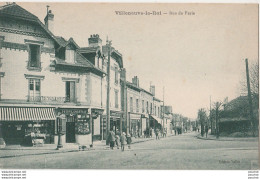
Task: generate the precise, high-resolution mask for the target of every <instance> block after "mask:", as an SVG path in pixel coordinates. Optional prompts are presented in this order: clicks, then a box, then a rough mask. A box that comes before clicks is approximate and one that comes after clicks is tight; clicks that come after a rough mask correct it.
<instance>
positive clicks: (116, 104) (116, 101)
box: [115, 91, 118, 108]
mask: <svg viewBox="0 0 260 179" xmlns="http://www.w3.org/2000/svg"><path fill="white" fill-rule="evenodd" d="M115 108H118V91H115Z"/></svg>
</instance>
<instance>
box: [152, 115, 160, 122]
mask: <svg viewBox="0 0 260 179" xmlns="http://www.w3.org/2000/svg"><path fill="white" fill-rule="evenodd" d="M151 116H152V118H153V119H155V120H156V121H157V122H158V123H161V122H162V119H161V118H159V117H156V116H154V115H151Z"/></svg>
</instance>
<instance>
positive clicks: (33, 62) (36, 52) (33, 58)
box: [28, 44, 41, 68]
mask: <svg viewBox="0 0 260 179" xmlns="http://www.w3.org/2000/svg"><path fill="white" fill-rule="evenodd" d="M28 67H29V68H41V63H40V45H35V44H29V64H28Z"/></svg>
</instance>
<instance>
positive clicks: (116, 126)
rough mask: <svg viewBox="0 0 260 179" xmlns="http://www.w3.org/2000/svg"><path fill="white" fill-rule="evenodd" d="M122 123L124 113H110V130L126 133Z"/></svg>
mask: <svg viewBox="0 0 260 179" xmlns="http://www.w3.org/2000/svg"><path fill="white" fill-rule="evenodd" d="M122 121H123V112H122V111H110V130H114V131H115V132H125V131H123V127H122Z"/></svg>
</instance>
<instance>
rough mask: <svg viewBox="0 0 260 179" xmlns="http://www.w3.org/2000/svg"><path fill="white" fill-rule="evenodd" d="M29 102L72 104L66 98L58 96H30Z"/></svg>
mask: <svg viewBox="0 0 260 179" xmlns="http://www.w3.org/2000/svg"><path fill="white" fill-rule="evenodd" d="M28 102H51V103H64V102H70V100H66V97H56V96H28Z"/></svg>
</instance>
